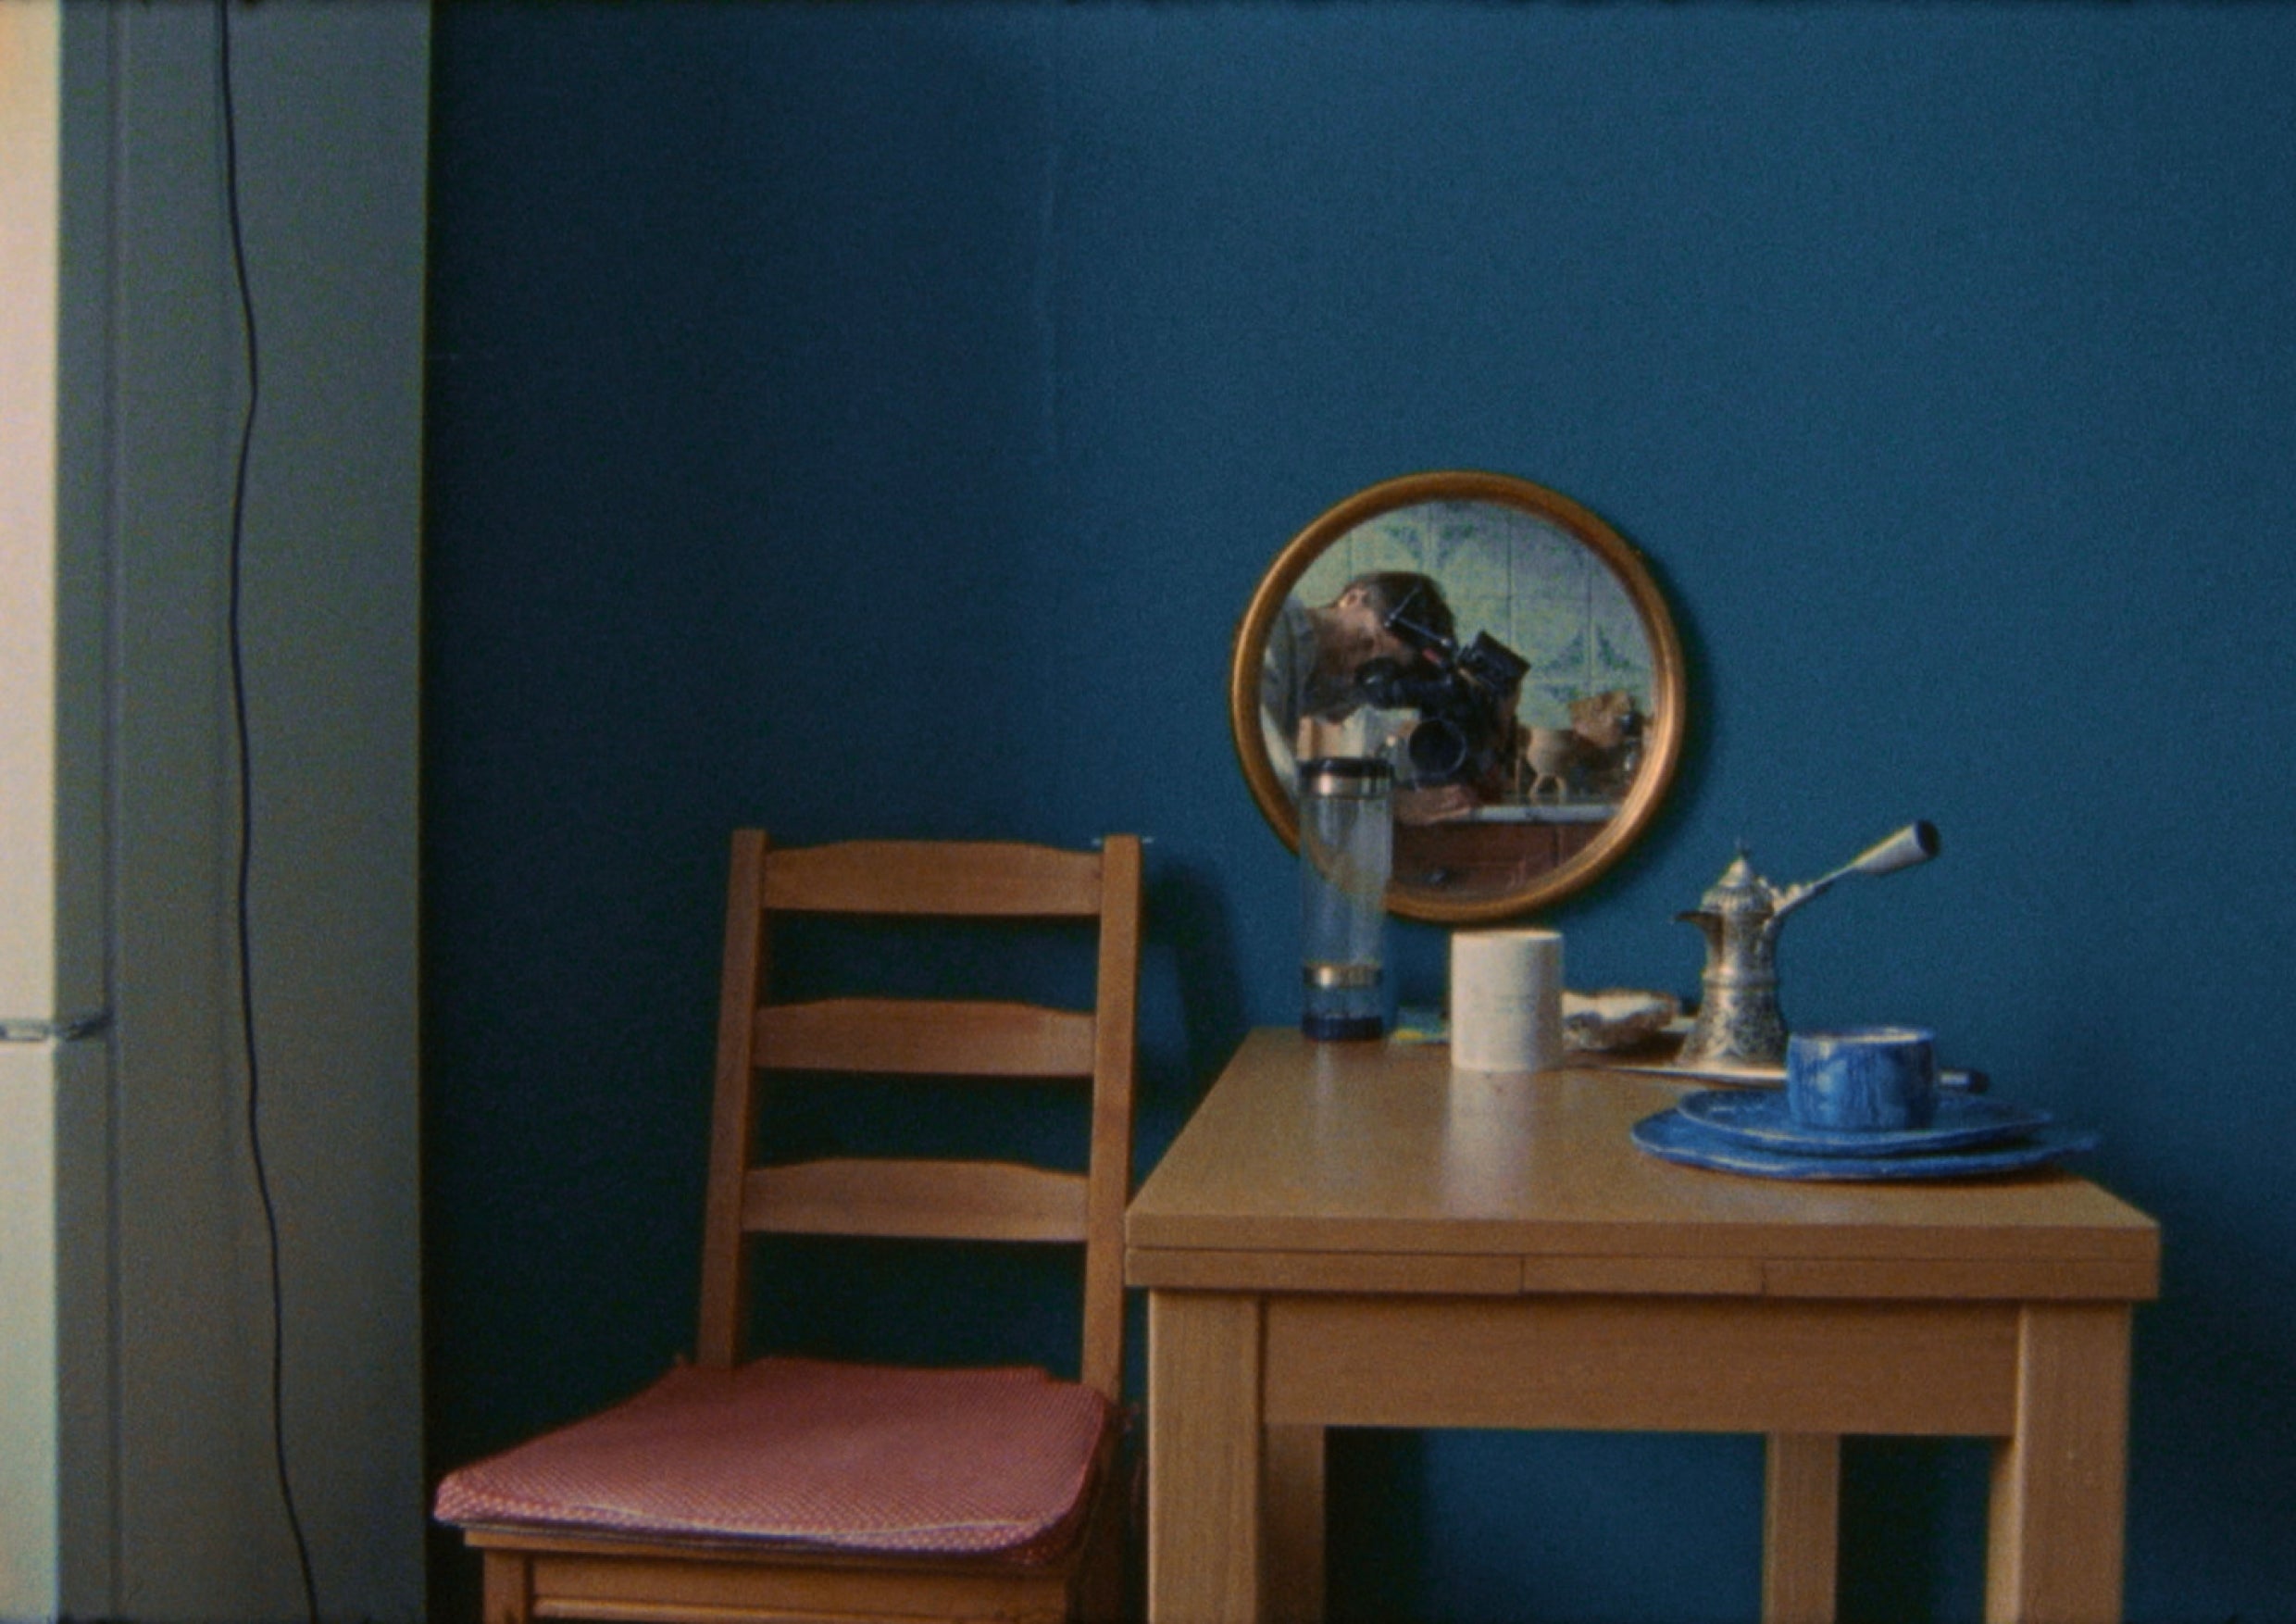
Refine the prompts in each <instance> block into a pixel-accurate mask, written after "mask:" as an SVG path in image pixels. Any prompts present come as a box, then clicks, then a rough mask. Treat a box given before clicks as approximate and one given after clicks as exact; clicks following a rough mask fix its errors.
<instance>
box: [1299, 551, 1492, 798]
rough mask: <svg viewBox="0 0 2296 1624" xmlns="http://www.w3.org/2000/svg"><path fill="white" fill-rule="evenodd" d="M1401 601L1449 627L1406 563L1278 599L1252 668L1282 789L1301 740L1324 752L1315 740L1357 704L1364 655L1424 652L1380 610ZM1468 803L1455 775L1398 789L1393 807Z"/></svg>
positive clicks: (1418, 619) (1407, 660)
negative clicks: (1334, 591)
mask: <svg viewBox="0 0 2296 1624" xmlns="http://www.w3.org/2000/svg"><path fill="white" fill-rule="evenodd" d="M1406 603H1408V604H1410V606H1411V618H1412V620H1413V621H1414V622H1415V624H1416V625H1418V626H1420V627H1422V628H1424V629H1426V630H1427V631H1432V632H1434V633H1435V634H1436V635H1438V636H1440V637H1441V638H1444V639H1453V638H1455V637H1456V635H1457V633H1456V630H1455V625H1454V618H1453V616H1452V612H1451V606H1450V604H1449V603H1448V602H1446V601H1445V599H1444V597H1443V592H1442V588H1441V587H1440V586H1438V585H1437V584H1436V583H1435V581H1434V578H1433V577H1431V576H1427V575H1421V574H1418V573H1416V572H1415V571H1411V570H1404V569H1384V570H1375V571H1372V572H1370V573H1367V574H1364V575H1358V576H1356V577H1355V578H1354V580H1353V581H1349V582H1348V583H1347V584H1346V585H1345V586H1343V587H1341V589H1340V592H1339V595H1338V596H1336V597H1334V598H1333V599H1332V600H1331V601H1330V602H1329V603H1328V604H1324V605H1321V606H1309V605H1306V604H1304V603H1302V602H1301V601H1300V600H1299V599H1298V598H1297V597H1296V596H1294V597H1288V598H1286V599H1285V600H1284V603H1283V608H1282V610H1281V611H1280V612H1279V614H1278V616H1277V618H1276V623H1275V625H1274V627H1273V628H1272V629H1271V630H1270V631H1269V632H1268V635H1267V658H1266V659H1265V660H1264V661H1263V663H1262V665H1261V668H1260V731H1261V733H1262V735H1263V737H1264V739H1265V742H1266V743H1267V758H1268V761H1269V763H1270V764H1271V765H1272V766H1273V767H1274V768H1275V770H1276V777H1277V779H1278V780H1279V781H1280V782H1281V783H1282V785H1283V788H1284V792H1285V793H1287V794H1289V795H1292V796H1294V797H1296V796H1297V794H1298V793H1299V758H1300V755H1301V752H1302V750H1303V747H1304V748H1305V749H1306V750H1307V751H1308V753H1309V754H1327V753H1329V746H1327V745H1324V744H1322V743H1316V742H1315V741H1317V740H1319V739H1322V738H1326V737H1328V736H1329V732H1330V731H1331V730H1332V729H1334V728H1335V727H1336V726H1337V725H1338V724H1341V723H1343V722H1345V721H1346V720H1347V719H1348V718H1351V717H1353V716H1354V715H1355V714H1356V713H1358V712H1359V711H1360V710H1361V709H1362V708H1363V706H1364V703H1365V701H1364V694H1363V691H1362V688H1361V686H1360V684H1359V682H1358V677H1359V675H1360V674H1361V672H1362V670H1363V668H1364V667H1365V666H1366V665H1367V664H1368V663H1370V662H1371V661H1373V660H1382V659H1383V660H1392V661H1394V662H1396V663H1397V664H1399V665H1404V666H1410V665H1412V664H1414V663H1415V662H1419V661H1423V660H1426V659H1427V658H1428V657H1429V656H1428V651H1427V650H1426V649H1425V648H1424V647H1423V646H1421V645H1418V644H1415V643H1409V642H1406V641H1405V640H1404V639H1403V638H1402V637H1399V636H1397V635H1396V634H1395V633H1394V632H1393V631H1390V630H1389V629H1388V617H1389V616H1391V614H1393V613H1394V612H1395V610H1396V609H1398V608H1400V607H1401V606H1404V604H1406ZM1303 741H1308V743H1306V744H1305V745H1303ZM1357 747H1358V749H1361V748H1363V747H1364V746H1363V744H1361V743H1358V746H1357ZM1473 805H1474V796H1473V794H1472V793H1471V792H1469V791H1467V790H1466V789H1465V788H1464V787H1463V786H1460V785H1456V784H1452V785H1444V786H1441V787H1440V788H1434V789H1404V790H1403V791H1400V792H1399V793H1398V794H1397V796H1396V802H1395V815H1396V817H1397V818H1398V819H1400V820H1402V821H1404V822H1431V821H1433V820H1434V819H1436V818H1445V817H1452V816H1455V815H1457V814H1459V813H1461V812H1465V811H1466V810H1468V809H1469V808H1470V807H1471V806H1473Z"/></svg>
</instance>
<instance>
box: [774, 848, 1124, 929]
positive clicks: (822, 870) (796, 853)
mask: <svg viewBox="0 0 2296 1624" xmlns="http://www.w3.org/2000/svg"><path fill="white" fill-rule="evenodd" d="M765 905H766V906H767V907H768V908H774V909H780V910H797V911H801V912H812V913H852V914H888V915H909V916H913V917H928V916H934V915H989V916H995V917H1003V918H1083V917H1085V916H1088V915H1091V914H1094V913H1096V912H1098V911H1099V908H1100V858H1099V857H1098V856H1096V855H1095V854H1093V853H1091V852H1068V851H1060V850H1056V849H1054V847H1051V846H1038V845H1027V844H1023V843H1017V842H994V841H990V842H981V843H977V844H975V845H973V846H970V847H968V848H967V849H966V850H965V851H964V852H963V853H962V855H961V857H959V858H953V857H952V855H951V853H950V851H949V850H948V848H946V847H934V846H930V845H926V844H922V843H915V842H909V841H881V840H878V841H847V842H844V843H842V844H838V845H826V846H805V847H792V848H791V849H790V850H787V851H774V852H768V853H767V856H766V874H765Z"/></svg>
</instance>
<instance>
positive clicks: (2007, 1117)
mask: <svg viewBox="0 0 2296 1624" xmlns="http://www.w3.org/2000/svg"><path fill="white" fill-rule="evenodd" d="M1675 1109H1677V1110H1678V1111H1680V1112H1681V1113H1682V1115H1684V1116H1685V1117H1688V1118H1690V1119H1691V1121H1693V1122H1695V1123H1697V1124H1698V1125H1699V1126H1700V1127H1701V1128H1705V1129H1710V1130H1712V1131H1714V1132H1716V1133H1717V1134H1720V1135H1721V1136H1722V1137H1723V1138H1725V1139H1728V1140H1731V1141H1734V1142H1735V1143H1740V1144H1751V1145H1755V1146H1758V1147H1760V1148H1764V1149H1768V1150H1779V1151H1791V1152H1793V1153H1795V1154H1797V1155H1801V1156H1907V1155H1913V1154H1916V1153H1918V1152H1922V1151H1938V1150H1965V1149H1967V1148H1969V1147H1970V1146H1972V1145H1979V1144H1993V1143H1998V1142H1999V1141H2001V1140H2004V1139H2015V1138H2017V1137H2018V1136H2020V1135H2022V1134H2027V1133H2030V1132H2032V1131H2034V1130H2035V1129H2038V1128H2046V1127H2047V1126H2048V1125H2049V1113H2048V1112H2046V1111H2036V1110H2032V1109H2030V1108H2029V1107H2028V1106H2013V1105H2010V1104H2008V1103H2007V1102H2005V1101H2003V1100H1996V1099H1991V1098H1989V1097H1988V1096H1986V1095H1983V1094H1965V1093H1949V1094H1940V1095H1939V1096H1938V1103H1937V1117H1936V1118H1935V1119H1934V1120H1933V1121H1931V1122H1930V1124H1929V1126H1928V1127H1927V1128H1862V1129H1861V1128H1812V1127H1809V1126H1806V1125H1805V1124H1803V1123H1800V1122H1797V1121H1795V1120H1794V1119H1793V1117H1792V1115H1791V1113H1790V1112H1789V1111H1788V1110H1787V1108H1786V1096H1785V1094H1784V1093H1782V1092H1780V1091H1778V1090H1775V1089H1768V1090H1756V1089H1742V1088H1714V1089H1707V1090H1704V1091H1703V1092H1702V1093H1694V1094H1690V1095H1687V1096H1685V1097H1684V1098H1683V1100H1682V1101H1681V1103H1680V1104H1679V1105H1678V1106H1676V1107H1675Z"/></svg>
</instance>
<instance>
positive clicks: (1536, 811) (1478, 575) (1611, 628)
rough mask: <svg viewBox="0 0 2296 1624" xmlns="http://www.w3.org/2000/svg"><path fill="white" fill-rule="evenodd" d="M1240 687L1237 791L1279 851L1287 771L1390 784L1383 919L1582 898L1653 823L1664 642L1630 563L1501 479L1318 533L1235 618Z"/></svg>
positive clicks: (1576, 522)
mask: <svg viewBox="0 0 2296 1624" xmlns="http://www.w3.org/2000/svg"><path fill="white" fill-rule="evenodd" d="M1235 679H1236V680H1235V688H1236V696H1237V699H1238V703H1237V705H1236V709H1237V710H1238V712H1239V714H1238V715H1237V716H1236V718H1234V719H1235V721H1236V724H1237V730H1238V739H1237V743H1238V749H1239V751H1240V753H1241V754H1242V756H1243V759H1244V766H1245V771H1246V776H1247V778H1249V779H1250V780H1251V781H1253V785H1254V792H1255V793H1258V794H1259V795H1260V798H1261V802H1262V806H1263V809H1265V810H1267V812H1268V815H1269V818H1270V819H1271V821H1273V822H1275V823H1276V825H1277V828H1278V830H1279V832H1281V833H1283V834H1284V835H1285V838H1286V839H1288V840H1295V839H1296V820H1295V818H1293V816H1292V808H1293V807H1294V806H1295V803H1296V774H1297V766H1298V763H1299V762H1300V761H1302V760H1305V759H1310V758H1313V757H1316V756H1380V757H1384V758H1385V759H1386V760H1387V761H1388V762H1389V763H1390V764H1391V766H1392V767H1393V768H1394V770H1395V781H1396V784H1397V793H1396V797H1395V806H1396V831H1395V882H1394V889H1393V891H1392V892H1391V899H1390V901H1391V906H1393V907H1395V908H1396V909H1397V910H1398V911H1401V912H1405V913H1418V914H1420V915H1422V916H1423V917H1430V918H1470V917H1490V916H1495V915H1496V914H1500V913H1504V912H1511V911H1516V909H1518V908H1519V907H1522V906H1530V905H1531V904H1533V903H1535V902H1538V901H1542V900H1549V899H1551V898H1552V897H1554V896H1555V895H1559V894H1561V893H1562V892H1563V891H1564V890H1566V889H1571V888H1574V887H1575V884H1577V883H1583V882H1584V881H1585V880H1587V879H1591V877H1592V875H1593V873H1594V872H1596V871H1598V870H1599V868H1601V867H1603V866H1605V865H1606V864H1607V862H1608V860H1609V859H1610V858H1611V857H1612V856H1616V852H1617V851H1619V850H1623V848H1624V846H1625V843H1626V842H1627V840H1628V838H1629V837H1630V836H1631V834H1632V833H1633V832H1634V831H1636V830H1637V829H1638V828H1639V827H1640V825H1641V822H1643V821H1646V820H1647V817H1648V813H1649V811H1650V810H1652V809H1653V808H1654V806H1655V800H1656V795H1657V793H1658V791H1659V789H1660V788H1661V786H1662V784H1663V781H1664V780H1665V778H1666V776H1667V775H1668V774H1669V773H1670V771H1671V767H1672V761H1673V756H1674V752H1675V748H1676V746H1677V745H1678V739H1679V712H1680V703H1679V692H1678V690H1679V682H1680V668H1679V659H1678V654H1677V650H1676V644H1675V640H1674V635H1673V629H1672V626H1671V622H1670V621H1669V620H1668V619H1667V618H1666V609H1665V606H1664V604H1663V603H1662V602H1661V601H1660V600H1659V598H1658V595H1657V592H1656V588H1655V586H1654V584H1653V583H1652V581H1651V580H1650V577H1649V574H1648V571H1647V570H1646V569H1645V568H1643V567H1642V565H1641V561H1640V559H1638V558H1637V557H1635V556H1634V555H1633V553H1632V552H1631V550H1630V549H1628V547H1627V545H1626V543H1624V542H1623V541H1621V540H1619V539H1618V538H1617V537H1616V534H1615V533H1614V532H1612V531H1610V530H1609V529H1608V527H1607V526H1604V525H1603V524H1602V522H1601V521H1600V520H1599V519H1597V518H1594V517H1593V516H1592V515H1591V514H1589V513H1587V512H1586V511H1585V510H1584V509H1581V508H1579V507H1577V506H1576V505H1575V504H1571V503H1569V502H1568V501H1567V500H1566V499H1565V498H1562V497H1560V496H1557V495H1555V494H1554V493H1552V492H1547V491H1544V490H1543V489H1541V487H1538V486H1535V485H1530V484H1529V483H1527V482H1526V481H1512V480H1507V479H1504V477H1502V476H1496V475H1473V474H1452V475H1441V474H1437V475H1417V476H1413V477H1412V478H1411V479H1409V480H1405V481H1391V483H1390V484H1389V485H1387V486H1381V487H1374V489H1373V490H1372V491H1370V492H1366V493H1363V494H1362V495H1360V496H1358V497H1356V498H1354V499H1353V500H1352V501H1351V502H1350V503H1345V504H1341V506H1340V507H1339V508H1335V509H1334V510H1332V512H1331V513H1330V514H1327V515H1326V516H1325V518H1323V519H1322V520H1318V521H1317V524H1316V525H1315V526H1311V527H1310V529H1309V530H1308V531H1305V532H1304V533H1303V534H1302V535H1301V536H1300V537H1299V538H1298V539H1297V540H1296V541H1295V542H1294V543H1292V546H1291V547H1289V548H1287V549H1286V550H1285V553H1284V555H1283V556H1282V557H1280V558H1279V560H1278V564H1277V568H1275V569H1274V570H1272V571H1271V572H1270V574H1269V576H1268V579H1267V581H1265V582H1264V583H1263V585H1262V588H1261V592H1260V594H1259V596H1258V597H1257V598H1255V600H1254V606H1253V609H1252V611H1251V613H1249V614H1248V615H1247V617H1246V621H1245V625H1244V628H1243V631H1242V633H1241V634H1240V637H1239V642H1238V650H1237V670H1236V672H1235ZM1247 679H1248V681H1247ZM1247 687H1248V689H1249V693H1250V710H1251V713H1252V714H1251V716H1250V718H1249V720H1248V726H1247V718H1245V717H1244V716H1243V715H1242V714H1241V713H1242V709H1243V706H1242V695H1243V693H1244V692H1245V690H1246V689H1247Z"/></svg>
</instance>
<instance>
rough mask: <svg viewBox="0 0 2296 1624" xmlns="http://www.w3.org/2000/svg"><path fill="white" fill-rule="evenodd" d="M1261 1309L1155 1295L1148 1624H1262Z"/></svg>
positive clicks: (1239, 1300) (1208, 1296) (1208, 1298)
mask: <svg viewBox="0 0 2296 1624" xmlns="http://www.w3.org/2000/svg"><path fill="white" fill-rule="evenodd" d="M1260 1414H1261V1410H1260V1303H1259V1299H1258V1298H1256V1297H1252V1296H1241V1295H1230V1294H1225V1293H1206V1292H1150V1293H1148V1618H1149V1624H1257V1620H1258V1618H1259V1617H1260V1611H1261V1600H1262V1598H1261V1590H1260V1586H1261V1571H1260V1568H1261V1561H1262V1552H1263V1540H1262V1533H1261V1527H1262V1525H1261V1518H1260V1473H1261V1469H1262V1468H1261V1432H1260Z"/></svg>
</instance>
